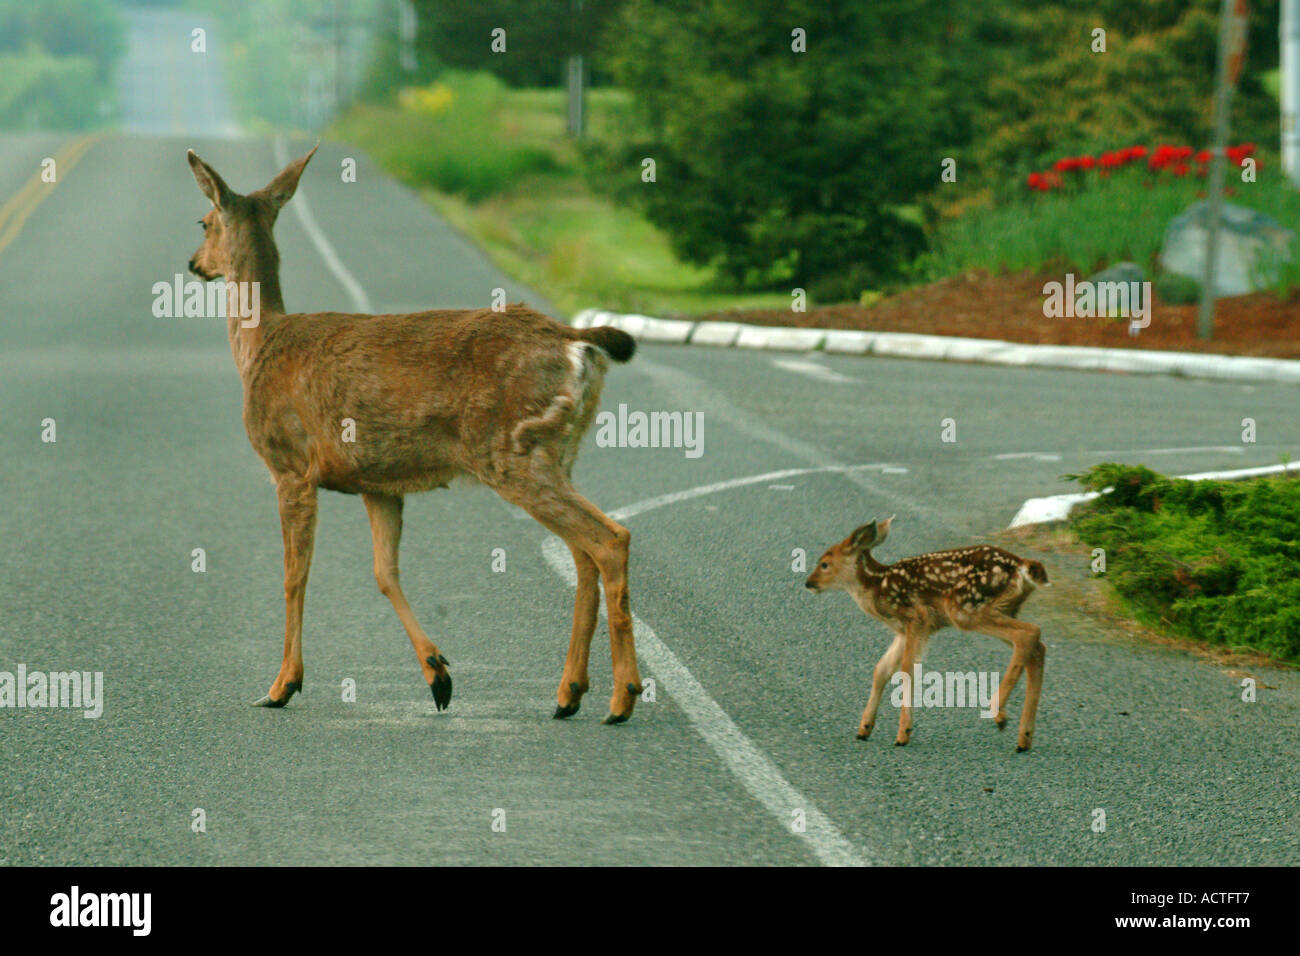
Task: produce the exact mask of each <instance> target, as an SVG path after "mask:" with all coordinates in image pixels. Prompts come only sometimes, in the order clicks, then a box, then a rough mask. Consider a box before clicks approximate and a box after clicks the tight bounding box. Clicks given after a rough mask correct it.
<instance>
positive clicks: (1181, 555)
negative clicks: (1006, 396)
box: [1070, 464, 1300, 663]
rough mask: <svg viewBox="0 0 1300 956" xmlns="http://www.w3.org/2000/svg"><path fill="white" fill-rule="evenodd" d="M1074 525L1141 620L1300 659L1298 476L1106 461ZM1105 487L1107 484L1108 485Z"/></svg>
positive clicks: (1089, 477) (1090, 475)
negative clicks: (1234, 477) (1173, 471)
mask: <svg viewBox="0 0 1300 956" xmlns="http://www.w3.org/2000/svg"><path fill="white" fill-rule="evenodd" d="M1072 477H1074V478H1076V479H1077V480H1078V481H1079V482H1080V483H1081V484H1082V485H1083V486H1084V487H1085V488H1087V489H1089V490H1091V491H1098V492H1104V493H1102V494H1101V496H1100V497H1099V498H1096V499H1094V500H1093V501H1092V502H1090V503H1088V504H1087V505H1086V506H1084V507H1082V508H1080V509H1079V510H1078V511H1077V512H1076V515H1075V517H1074V518H1073V519H1072V520H1071V522H1070V526H1071V529H1072V530H1073V531H1074V533H1075V534H1076V535H1077V536H1078V537H1079V539H1080V540H1081V541H1083V542H1084V543H1085V544H1087V545H1088V546H1089V547H1093V548H1102V549H1104V551H1105V562H1106V571H1105V575H1106V577H1107V579H1108V580H1109V581H1110V582H1111V583H1112V585H1113V586H1114V588H1115V591H1116V593H1117V594H1118V595H1119V597H1120V599H1121V600H1122V602H1123V603H1124V604H1125V606H1126V608H1127V609H1128V610H1129V611H1130V612H1131V613H1132V614H1133V615H1134V617H1136V618H1137V619H1138V620H1139V621H1140V622H1141V623H1143V624H1145V625H1147V626H1148V627H1152V628H1154V629H1156V630H1160V631H1163V632H1165V633H1168V634H1172V635H1177V636H1183V637H1191V638H1198V639H1201V640H1205V641H1208V642H1209V643H1211V644H1216V645H1221V646H1224V647H1227V648H1240V647H1246V648H1250V649H1253V650H1256V651H1261V652H1263V653H1265V654H1269V655H1272V656H1274V657H1277V658H1279V659H1282V660H1286V661H1290V662H1293V663H1300V479H1298V478H1295V477H1291V476H1277V477H1266V478H1259V479H1255V480H1252V481H1242V482H1229V481H1184V480H1181V479H1175V478H1167V477H1165V476H1163V475H1160V474H1157V473H1155V472H1153V471H1151V470H1149V469H1147V468H1144V467H1141V466H1130V465H1119V464H1102V465H1097V466H1095V467H1094V468H1092V469H1091V470H1089V471H1088V472H1087V473H1085V474H1083V475H1077V476H1072ZM1105 489H1109V490H1105Z"/></svg>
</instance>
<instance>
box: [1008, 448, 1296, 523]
mask: <svg viewBox="0 0 1300 956" xmlns="http://www.w3.org/2000/svg"><path fill="white" fill-rule="evenodd" d="M1293 471H1294V472H1300V462H1290V463H1288V464H1285V465H1265V466H1263V467H1261V468H1238V469H1236V470H1235V471H1202V472H1199V473H1197V474H1195V475H1174V476H1173V477H1174V478H1181V479H1183V480H1184V481H1241V480H1243V479H1245V478H1258V477H1259V476H1261V475H1280V474H1283V473H1285V472H1293ZM1106 491H1110V489H1109V488H1107V489H1106ZM1100 494H1101V492H1097V491H1088V492H1083V493H1078V494H1072V495H1051V496H1049V497H1047V498H1030V499H1029V500H1028V501H1026V502H1025V503H1024V504H1022V505H1021V506H1020V510H1019V511H1017V512H1016V516H1015V517H1014V518H1012V519H1011V524H1009V525H1007V528H1023V527H1025V526H1026V525H1033V524H1050V523H1051V522H1053V521H1064V520H1065V519H1066V518H1068V517H1069V516H1070V512H1071V511H1073V510H1074V506H1075V505H1078V504H1082V503H1083V502H1085V501H1091V500H1092V499H1093V498H1096V497H1098V496H1099V495H1100Z"/></svg>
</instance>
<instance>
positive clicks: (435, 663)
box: [424, 654, 451, 710]
mask: <svg viewBox="0 0 1300 956" xmlns="http://www.w3.org/2000/svg"><path fill="white" fill-rule="evenodd" d="M424 662H425V663H426V664H428V665H429V666H430V667H432V668H433V669H434V674H433V683H431V684H430V685H429V693H431V694H433V704H434V706H435V707H437V708H438V710H446V709H447V705H448V704H450V703H451V675H450V674H449V673H447V664H448V663H449V662H448V660H447V658H446V657H445V656H444V655H442V654H439V655H438V656H437V657H434V656H432V655H430V656H429V657H426V658H425V660H424Z"/></svg>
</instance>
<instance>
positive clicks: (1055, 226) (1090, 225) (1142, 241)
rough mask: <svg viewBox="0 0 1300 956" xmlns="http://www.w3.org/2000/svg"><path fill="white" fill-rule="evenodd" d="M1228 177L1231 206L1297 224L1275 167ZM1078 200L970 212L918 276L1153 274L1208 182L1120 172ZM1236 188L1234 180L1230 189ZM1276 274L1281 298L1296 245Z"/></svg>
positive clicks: (944, 230) (1297, 269) (1298, 195)
mask: <svg viewBox="0 0 1300 956" xmlns="http://www.w3.org/2000/svg"><path fill="white" fill-rule="evenodd" d="M1231 173H1232V170H1229V179H1228V185H1229V186H1230V187H1232V188H1233V189H1234V190H1235V194H1234V195H1232V196H1228V197H1226V198H1227V201H1228V202H1231V203H1236V204H1238V205H1241V206H1246V207H1249V208H1251V209H1255V210H1258V211H1260V212H1263V213H1266V214H1267V215H1270V216H1272V217H1273V218H1275V219H1277V220H1279V221H1280V222H1282V223H1283V224H1284V225H1287V224H1290V223H1294V222H1296V221H1298V220H1300V192H1298V191H1297V190H1296V189H1295V188H1294V187H1292V186H1289V185H1288V184H1287V183H1286V182H1285V180H1284V179H1283V178H1282V176H1281V174H1280V172H1279V170H1278V166H1277V164H1276V163H1269V164H1268V165H1267V166H1266V167H1265V168H1263V169H1262V170H1260V172H1259V174H1258V175H1259V181H1258V182H1255V183H1242V182H1240V181H1239V178H1240V177H1233V176H1232V175H1231ZM1089 175H1090V176H1092V177H1093V178H1092V179H1091V180H1090V182H1089V185H1087V186H1086V187H1083V188H1081V189H1079V190H1078V191H1073V192H1052V193H1045V194H1044V193H1035V194H1029V193H1028V192H1026V195H1024V196H1023V197H1020V198H1019V199H1016V200H1012V201H1010V202H1007V203H1004V204H1002V205H999V206H996V207H993V206H985V207H979V208H972V209H969V210H967V211H966V212H965V213H964V214H963V215H962V216H960V217H959V218H956V219H954V220H952V221H950V222H948V223H946V224H945V225H943V226H942V227H941V228H940V230H939V233H938V236H937V237H936V242H935V246H934V248H933V250H932V251H931V252H929V253H927V254H926V255H925V256H924V257H922V260H921V261H920V262H919V263H918V264H917V269H916V272H917V274H918V276H923V277H925V278H942V277H944V276H949V275H957V274H961V273H964V272H970V271H974V270H983V271H986V272H989V273H992V274H998V273H1002V272H1021V271H1027V270H1028V271H1034V272H1046V271H1058V270H1061V271H1064V270H1071V271H1075V272H1079V273H1084V274H1088V273H1092V272H1094V271H1096V270H1098V269H1100V268H1102V267H1104V266H1107V265H1111V264H1114V263H1116V262H1122V261H1125V260H1128V261H1132V262H1136V263H1137V264H1138V265H1140V266H1142V267H1143V268H1145V269H1147V270H1149V271H1156V270H1157V268H1158V266H1157V258H1158V256H1159V253H1160V248H1161V246H1162V244H1163V242H1164V237H1165V230H1166V229H1167V227H1168V225H1169V221H1170V220H1171V219H1173V218H1174V217H1175V216H1177V215H1178V214H1180V213H1182V212H1183V211H1184V210H1186V209H1187V207H1188V206H1190V205H1191V204H1192V203H1194V202H1196V201H1197V200H1198V198H1201V197H1198V195H1197V193H1198V192H1203V191H1204V190H1205V189H1206V182H1205V180H1203V179H1198V178H1195V177H1188V178H1186V179H1177V178H1174V177H1172V176H1171V175H1170V174H1168V173H1163V174H1160V175H1158V176H1157V175H1155V174H1152V173H1148V172H1147V171H1146V170H1145V169H1126V170H1121V171H1120V172H1118V173H1117V174H1115V175H1113V176H1112V177H1111V178H1110V179H1108V180H1097V179H1096V178H1095V173H1094V174H1089ZM1234 180H1237V181H1234ZM1293 250H1294V251H1295V252H1296V253H1297V255H1295V256H1294V258H1293V260H1292V262H1291V263H1290V264H1289V265H1286V266H1284V267H1282V268H1281V269H1279V270H1278V274H1277V281H1276V282H1275V283H1274V285H1275V286H1276V288H1275V291H1276V292H1277V293H1278V294H1279V295H1280V296H1285V295H1286V294H1288V293H1289V291H1290V290H1291V289H1292V288H1294V287H1295V286H1297V285H1300V246H1293Z"/></svg>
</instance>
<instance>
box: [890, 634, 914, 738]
mask: <svg viewBox="0 0 1300 956" xmlns="http://www.w3.org/2000/svg"><path fill="white" fill-rule="evenodd" d="M919 656H920V641H919V640H917V636H916V633H915V631H913V630H912V629H911V628H910V627H909V628H908V629H907V631H906V632H905V633H904V634H903V654H902V657H903V660H902V665H901V667H900V669H901V670H902V672H903V706H902V707H900V708H899V709H898V736H897V737H895V738H894V746H895V747H902V746H904V745H905V744H906V743H907V742H908V741H909V740H911V739H912V697H913V695H915V694H916V691H917V688H916V687H915V686H913V685H914V684H915V681H914V680H913V678H914V677H915V672H916V659H917V658H918V657H919Z"/></svg>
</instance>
